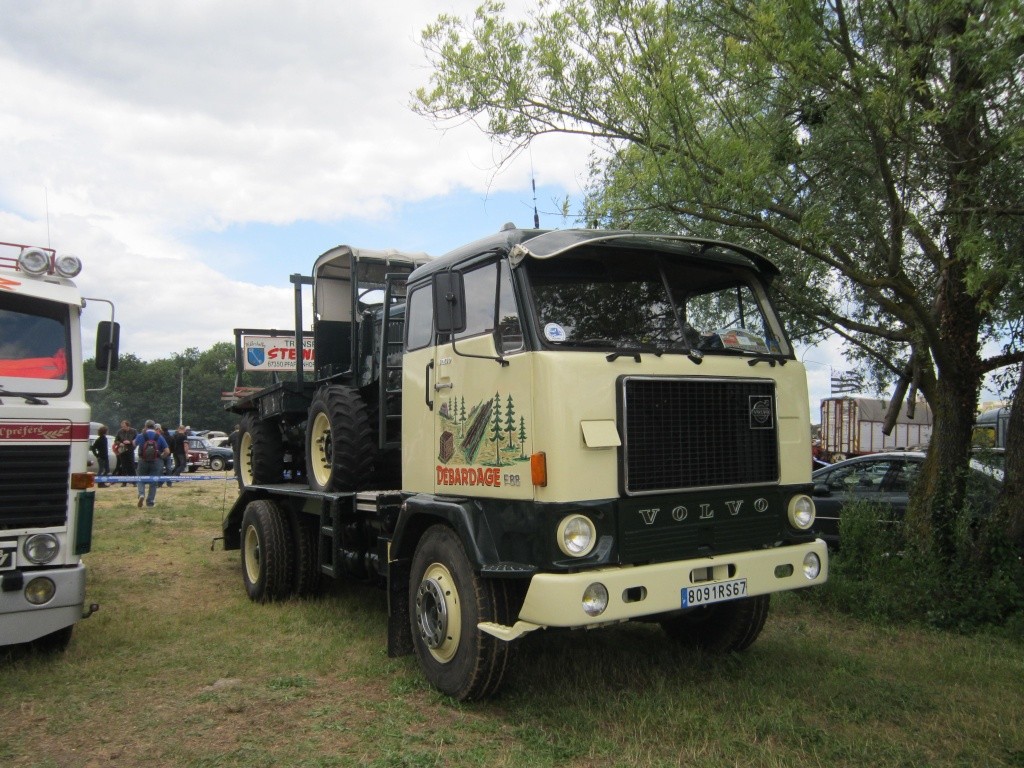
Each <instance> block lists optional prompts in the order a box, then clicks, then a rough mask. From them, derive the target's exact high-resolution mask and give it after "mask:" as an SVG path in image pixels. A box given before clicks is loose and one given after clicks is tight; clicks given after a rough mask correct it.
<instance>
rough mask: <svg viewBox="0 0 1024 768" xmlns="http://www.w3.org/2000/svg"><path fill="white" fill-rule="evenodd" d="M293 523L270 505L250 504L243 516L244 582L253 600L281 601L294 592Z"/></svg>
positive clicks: (260, 501) (259, 502)
mask: <svg viewBox="0 0 1024 768" xmlns="http://www.w3.org/2000/svg"><path fill="white" fill-rule="evenodd" d="M293 556H294V543H293V540H292V528H291V522H290V521H289V520H288V519H287V518H286V517H285V514H284V513H283V512H282V511H281V510H280V509H279V508H278V507H277V505H276V504H274V503H273V502H271V501H267V500H266V499H260V500H258V501H250V502H249V503H248V504H247V505H246V506H245V512H244V513H243V515H242V579H243V581H244V582H245V591H246V593H247V594H248V595H249V599H250V600H254V601H256V602H259V603H266V602H270V601H271V600H280V599H283V598H286V597H288V596H289V595H290V594H291V592H292V579H293V577H294V573H293V564H292V559H293Z"/></svg>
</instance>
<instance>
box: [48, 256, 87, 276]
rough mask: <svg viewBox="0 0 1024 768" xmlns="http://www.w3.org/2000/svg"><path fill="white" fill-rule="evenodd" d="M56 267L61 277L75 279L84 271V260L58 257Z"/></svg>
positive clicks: (72, 257) (73, 257) (75, 257)
mask: <svg viewBox="0 0 1024 768" xmlns="http://www.w3.org/2000/svg"><path fill="white" fill-rule="evenodd" d="M54 267H55V268H56V270H57V274H58V275H60V276H61V277H75V276H77V275H78V273H79V272H81V271H82V260H81V259H79V258H78V257H77V256H58V257H57V262H56V264H54Z"/></svg>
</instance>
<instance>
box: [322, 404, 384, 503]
mask: <svg viewBox="0 0 1024 768" xmlns="http://www.w3.org/2000/svg"><path fill="white" fill-rule="evenodd" d="M376 455H377V444H376V442H375V441H374V438H373V431H372V430H371V429H370V418H369V415H368V412H367V408H366V404H365V403H364V402H363V398H362V397H360V395H359V393H358V392H356V391H355V390H354V389H351V388H349V387H341V386H331V387H324V388H323V389H321V390H320V391H319V392H317V393H316V395H315V396H314V397H313V402H312V403H311V404H310V406H309V421H308V426H307V429H306V479H307V480H308V481H309V485H310V487H311V488H312V489H313V490H316V491H354V490H359V489H363V488H366V487H368V486H369V485H370V483H371V482H372V477H373V465H374V461H375V459H376Z"/></svg>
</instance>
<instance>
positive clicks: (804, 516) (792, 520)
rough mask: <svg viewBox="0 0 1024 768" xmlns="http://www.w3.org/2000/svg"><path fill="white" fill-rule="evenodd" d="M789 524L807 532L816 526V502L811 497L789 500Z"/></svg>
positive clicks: (798, 497)
mask: <svg viewBox="0 0 1024 768" xmlns="http://www.w3.org/2000/svg"><path fill="white" fill-rule="evenodd" d="M789 524H790V525H792V526H793V527H794V528H796V529H798V530H801V531H806V530H807V529H808V528H810V527H811V526H812V525H814V501H813V499H811V497H810V496H804V495H802V494H801V495H799V496H794V497H793V498H791V499H790V500H789Z"/></svg>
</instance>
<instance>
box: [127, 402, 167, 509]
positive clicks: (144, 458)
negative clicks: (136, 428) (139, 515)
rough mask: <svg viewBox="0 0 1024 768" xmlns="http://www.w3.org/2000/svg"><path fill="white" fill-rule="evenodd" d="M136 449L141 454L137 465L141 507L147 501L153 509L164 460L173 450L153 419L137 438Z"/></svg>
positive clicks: (148, 505)
mask: <svg viewBox="0 0 1024 768" xmlns="http://www.w3.org/2000/svg"><path fill="white" fill-rule="evenodd" d="M135 448H136V449H137V450H138V453H139V463H138V464H137V465H136V467H137V471H138V478H139V480H138V486H139V506H140V507H141V506H142V503H143V501H145V502H146V506H147V507H152V506H153V505H154V504H156V488H157V486H158V485H160V482H161V481H160V475H161V474H163V470H164V461H163V460H164V458H165V457H166V456H168V455H170V453H171V449H170V448H169V447H168V445H167V441H166V440H165V439H164V436H163V435H162V434H160V433H159V432H158V431H157V430H156V424H155V423H154V422H153V420H152V419H149V420H147V421H146V427H145V429H143V430H142V432H140V433H139V435H138V436H137V437H136V438H135ZM144 478H148V479H144ZM147 485H148V486H149V492H148V493H146V486H147Z"/></svg>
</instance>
